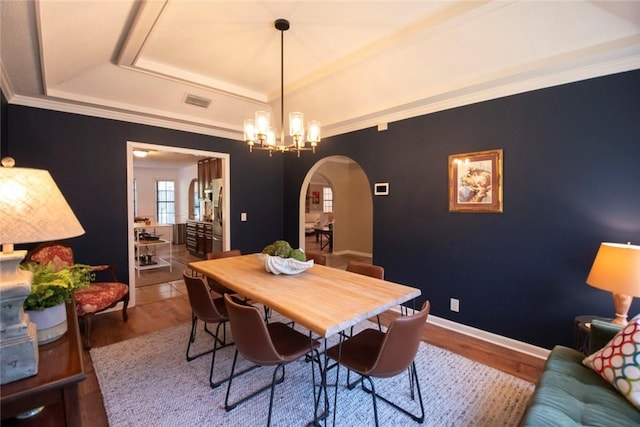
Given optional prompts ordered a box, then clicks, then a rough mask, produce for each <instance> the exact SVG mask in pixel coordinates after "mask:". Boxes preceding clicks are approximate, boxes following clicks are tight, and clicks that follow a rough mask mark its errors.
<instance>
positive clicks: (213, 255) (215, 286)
mask: <svg viewBox="0 0 640 427" xmlns="http://www.w3.org/2000/svg"><path fill="white" fill-rule="evenodd" d="M240 255H242V252H240V250H239V249H231V250H230V251H222V252H209V253H208V254H207V259H220V258H228V257H232V256H240ZM207 284H208V285H209V288H210V289H211V290H212V291H214V292H217V293H219V294H220V295H224V294H232V293H233V291H232V290H231V289H229V288H227V287H226V286H224V285H221V284H220V283H218V282H216V281H215V280H213V279H212V278H210V277H207Z"/></svg>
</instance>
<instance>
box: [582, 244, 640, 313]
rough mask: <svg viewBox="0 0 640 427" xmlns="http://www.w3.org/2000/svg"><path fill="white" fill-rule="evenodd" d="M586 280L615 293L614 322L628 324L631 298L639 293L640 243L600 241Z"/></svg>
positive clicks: (592, 284) (639, 294)
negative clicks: (638, 244)
mask: <svg viewBox="0 0 640 427" xmlns="http://www.w3.org/2000/svg"><path fill="white" fill-rule="evenodd" d="M587 284H588V285H591V286H593V287H595V288H599V289H603V290H605V291H610V292H612V293H613V304H614V306H615V309H616V317H615V319H613V320H612V321H611V322H612V323H616V324H618V325H626V324H627V313H628V312H629V307H630V306H631V301H632V300H633V297H638V296H640V246H635V245H632V244H631V243H627V244H626V245H625V244H620V243H601V244H600V249H598V253H597V254H596V259H595V260H594V261H593V266H592V267H591V271H590V272H589V276H588V277H587Z"/></svg>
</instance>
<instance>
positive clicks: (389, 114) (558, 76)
mask: <svg viewBox="0 0 640 427" xmlns="http://www.w3.org/2000/svg"><path fill="white" fill-rule="evenodd" d="M1 65H2V64H1V62H0V71H1V73H0V83H1V85H2V90H3V92H4V94H5V97H6V98H7V100H8V102H9V103H10V104H15V105H22V106H27V107H34V108H42V109H47V110H54V111H61V112H66V113H73V114H80V115H85V116H91V117H99V118H105V119H112V120H119V121H125V122H131V123H138V124H143V125H149V126H157V127H162V128H167V129H173V130H179V131H184V132H191V133H197V134H202V135H210V136H216V137H220V138H227V139H231V140H236V141H242V140H243V133H242V130H241V129H239V128H230V127H225V126H223V125H206V124H202V123H196V122H191V121H189V120H188V119H176V118H171V117H162V116H161V115H158V114H157V113H143V112H138V113H136V112H127V111H116V110H112V109H108V108H101V107H96V106H92V105H84V104H76V103H71V102H65V101H60V100H56V99H50V98H42V97H28V96H22V95H15V93H14V91H13V90H12V88H11V85H10V84H9V81H8V79H7V78H6V74H5V71H4V68H3V67H1ZM558 68H561V67H558ZM636 69H640V53H635V54H633V55H628V56H625V57H623V58H614V59H613V60H610V61H607V62H601V63H598V64H595V65H594V64H587V65H584V66H581V67H575V68H571V69H558V70H557V71H556V72H554V73H547V74H545V75H540V73H536V72H532V71H531V70H524V71H522V72H520V73H516V74H511V75H507V76H503V77H501V78H497V79H488V80H486V81H480V82H472V83H470V84H468V85H467V86H466V87H462V88H457V89H452V90H449V91H444V92H442V93H440V94H437V95H435V96H432V97H429V98H425V99H422V100H419V101H415V102H412V103H408V104H405V105H401V106H397V107H394V108H390V109H388V110H384V111H377V112H374V113H371V114H368V115H365V116H360V117H356V118H353V119H350V120H346V121H343V122H339V123H334V124H328V125H326V126H323V130H322V132H323V134H324V137H325V138H327V137H331V136H336V135H341V134H345V133H349V132H354V131H357V130H362V129H366V128H369V127H377V125H378V124H379V123H381V122H382V123H389V124H390V125H391V124H392V123H393V122H396V121H399V120H405V119H409V118H413V117H418V116H423V115H426V114H431V113H435V112H438V111H444V110H448V109H452V108H457V107H462V106H465V105H470V104H474V103H478V102H482V101H488V100H492V99H497V98H501V97H505V96H510V95H515V94H520V93H525V92H530V91H534V90H538V89H544V88H548V87H553V86H559V85H563V84H568V83H574V82H577V81H581V80H587V79H591V78H596V77H602V76H605V75H611V74H617V73H622V72H626V71H632V70H636Z"/></svg>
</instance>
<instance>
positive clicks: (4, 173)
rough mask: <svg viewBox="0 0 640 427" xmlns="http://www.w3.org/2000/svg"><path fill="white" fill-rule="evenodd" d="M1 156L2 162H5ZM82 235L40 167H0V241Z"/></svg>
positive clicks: (66, 205)
mask: <svg viewBox="0 0 640 427" xmlns="http://www.w3.org/2000/svg"><path fill="white" fill-rule="evenodd" d="M4 163H5V162H4V159H3V164H4ZM81 234H84V229H83V228H82V226H81V225H80V223H79V222H78V219H77V218H76V216H75V215H74V213H73V211H72V210H71V208H70V207H69V204H68V203H67V201H66V200H65V198H64V196H63V195H62V193H61V192H60V190H59V189H58V186H57V185H56V183H55V182H54V181H53V178H51V175H50V174H49V172H47V171H45V170H40V169H28V168H14V167H7V166H4V167H0V243H2V244H3V246H5V245H6V246H8V247H10V248H11V249H10V250H12V246H13V244H14V243H33V242H46V241H50V240H58V239H66V238H70V237H75V236H79V235H81Z"/></svg>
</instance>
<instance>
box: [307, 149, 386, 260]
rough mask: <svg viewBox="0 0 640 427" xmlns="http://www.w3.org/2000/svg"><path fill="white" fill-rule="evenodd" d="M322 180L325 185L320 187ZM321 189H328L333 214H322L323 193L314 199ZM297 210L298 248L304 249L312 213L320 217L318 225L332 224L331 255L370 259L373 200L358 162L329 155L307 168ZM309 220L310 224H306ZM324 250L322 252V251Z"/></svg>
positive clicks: (312, 218) (313, 217) (367, 180)
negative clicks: (318, 214)
mask: <svg viewBox="0 0 640 427" xmlns="http://www.w3.org/2000/svg"><path fill="white" fill-rule="evenodd" d="M323 181H324V182H326V184H323V183H322V182H323ZM314 182H316V184H314ZM324 187H328V188H330V189H331V193H332V194H331V197H332V198H331V205H332V207H331V209H332V213H330V212H324V207H323V206H322V205H323V204H324V203H323V202H324V198H325V194H322V193H320V194H318V195H317V196H318V198H319V200H317V199H315V200H314V198H315V197H316V195H314V192H322V191H323V189H324ZM327 197H328V196H327ZM314 202H318V203H317V204H315V203H314ZM299 208H300V211H299V242H300V247H302V248H303V249H305V250H306V246H307V240H306V239H307V237H308V234H309V233H310V232H311V230H310V227H311V226H310V223H311V222H314V221H312V220H314V219H315V216H314V215H313V212H312V211H315V212H317V213H320V214H321V216H320V223H319V224H318V225H320V226H324V225H325V223H332V224H331V234H332V236H331V237H332V240H333V241H332V248H331V252H332V253H333V254H335V255H357V256H362V257H368V258H371V257H372V254H373V199H372V194H371V185H370V183H369V179H368V178H367V176H366V174H365V173H364V170H363V169H362V167H361V166H360V165H359V164H358V163H357V162H355V161H354V160H352V159H350V158H348V157H344V156H331V157H326V158H324V159H321V160H319V161H318V162H317V163H316V164H314V165H313V166H312V167H311V168H310V169H309V171H308V172H307V175H306V176H305V178H304V180H303V182H302V186H301V188H300V201H299ZM308 214H312V215H308ZM308 217H309V220H310V221H306V220H307V218H308ZM314 238H315V233H314ZM318 240H319V239H318ZM325 250H326V249H323V251H325Z"/></svg>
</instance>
